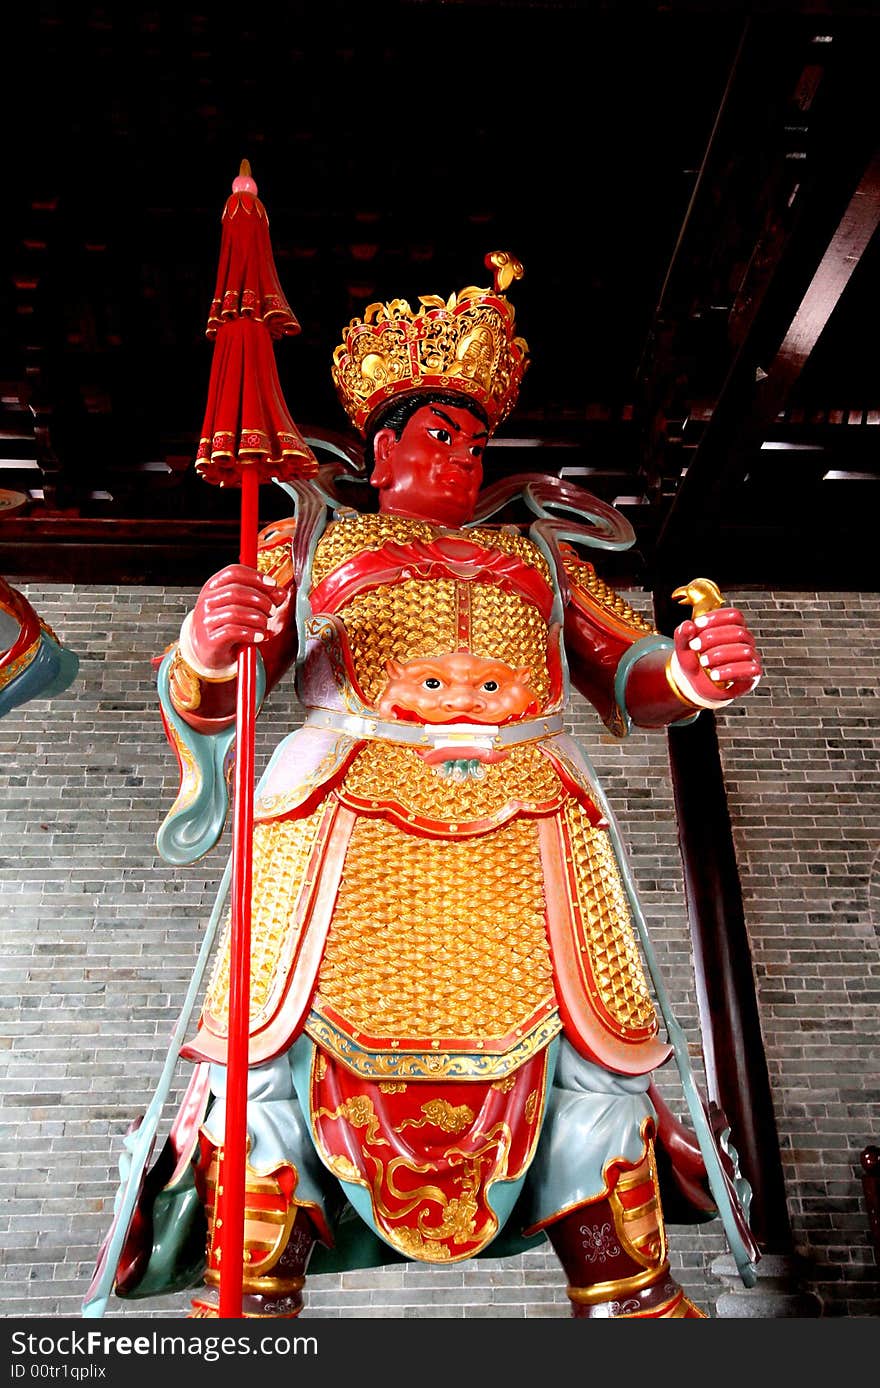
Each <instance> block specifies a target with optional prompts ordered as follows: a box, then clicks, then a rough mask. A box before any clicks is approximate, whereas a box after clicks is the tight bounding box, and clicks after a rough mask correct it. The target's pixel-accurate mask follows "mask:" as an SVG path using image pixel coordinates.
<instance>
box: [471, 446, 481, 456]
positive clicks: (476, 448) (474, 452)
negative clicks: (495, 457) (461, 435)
mask: <svg viewBox="0 0 880 1388" xmlns="http://www.w3.org/2000/svg"><path fill="white" fill-rule="evenodd" d="M470 453H471V457H472V458H482V456H483V445H482V444H481V443H475V444H474V445H473V447H472V448H471V450H470Z"/></svg>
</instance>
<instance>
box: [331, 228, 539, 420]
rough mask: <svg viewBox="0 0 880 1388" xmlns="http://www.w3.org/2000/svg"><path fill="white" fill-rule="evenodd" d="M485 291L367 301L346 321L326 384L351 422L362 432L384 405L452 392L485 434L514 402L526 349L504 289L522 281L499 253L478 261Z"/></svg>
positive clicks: (515, 263)
mask: <svg viewBox="0 0 880 1388" xmlns="http://www.w3.org/2000/svg"><path fill="white" fill-rule="evenodd" d="M485 264H486V266H487V268H489V269H491V270H492V271H493V277H494V282H493V285H492V287H491V288H488V289H478V288H476V287H475V286H469V287H468V288H466V289H462V290H461V291H460V292H459V293H457V294H451V295H450V296H449V298H448V299H443V298H441V297H439V296H438V295H425V296H422V297H420V299H419V304H420V305H421V307H420V308H419V309H418V311H414V310H413V309H412V308H411V307H410V305H409V304H408V303H407V301H406V300H405V299H393V300H391V301H390V302H389V303H385V304H379V303H376V304H370V305H369V307H368V308H367V309H366V311H365V312H364V315H363V317H362V318H353V319H352V320H351V322H350V323H349V325H348V327H347V328H346V329H345V332H344V334H343V339H342V342H341V343H340V344H339V345H338V347H337V348H336V350H335V351H334V353H333V368H332V374H333V381H334V384H335V386H336V391H337V394H338V395H339V399H340V400H341V402H342V405H343V408H344V409H345V412H346V414H347V415H348V417H349V419H350V420H351V422H352V424H353V425H354V426H355V428H356V429H358V430H359V431H360V433H361V434H366V433H367V431H368V429H370V427H371V425H375V421H376V420H377V418H379V416H380V414H381V413H382V412H384V411H385V410H386V408H387V406H388V405H389V403H390V402H392V401H396V400H397V399H398V398H399V397H402V396H407V395H424V393H425V392H431V393H436V392H438V391H439V392H452V393H453V394H454V395H457V396H460V397H462V398H463V399H464V400H469V401H472V402H473V403H474V404H475V405H477V406H478V407H479V410H480V411H481V412H482V413H483V414H484V415H485V417H486V419H487V420H488V426H489V431H490V433H491V432H492V431H494V430H495V429H496V428H497V426H498V425H499V424H500V423H501V422H502V420H504V419H506V417H507V415H508V414H509V413H510V411H511V410H512V409H513V407H514V405H515V404H516V400H517V396H518V394H519V388H520V384H521V382H522V378H523V375H524V374H525V370H526V366H527V365H528V350H529V349H528V344H527V342H526V341H525V339H524V338H522V337H517V335H516V331H515V315H514V308H513V305H512V304H511V303H510V301H509V300H508V299H507V298H506V297H505V294H504V290H505V289H506V288H507V287H508V286H509V285H510V284H511V283H512V282H513V281H514V280H518V279H522V275H523V268H522V266H521V265H520V263H519V261H518V260H516V259H515V258H514V257H513V256H511V255H509V254H508V253H507V252H506V251H491V252H490V253H489V254H488V255H487V256H486V259H485Z"/></svg>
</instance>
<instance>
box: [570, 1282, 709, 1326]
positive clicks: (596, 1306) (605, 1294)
mask: <svg viewBox="0 0 880 1388" xmlns="http://www.w3.org/2000/svg"><path fill="white" fill-rule="evenodd" d="M665 1271H666V1270H664V1273H665ZM643 1280H644V1279H640V1278H636V1277H633V1278H629V1279H621V1281H620V1282H619V1283H618V1284H617V1285H616V1286H609V1285H606V1286H605V1287H602V1288H601V1289H600V1288H599V1287H596V1286H593V1287H569V1288H568V1296H569V1300H570V1301H571V1314H572V1316H574V1317H576V1318H577V1319H578V1320H708V1317H707V1315H706V1313H705V1311H701V1310H700V1308H699V1307H698V1306H695V1305H694V1303H693V1302H692V1301H691V1299H690V1297H687V1296H685V1294H684V1292H683V1291H682V1289H681V1287H680V1286H679V1285H678V1283H677V1282H675V1281H673V1279H672V1278H671V1277H669V1276H668V1275H663V1273H661V1276H660V1277H659V1278H658V1279H657V1280H656V1281H654V1282H652V1283H650V1284H649V1285H648V1286H639V1285H638V1283H639V1282H640V1281H643ZM627 1283H629V1285H627ZM633 1284H635V1285H633Z"/></svg>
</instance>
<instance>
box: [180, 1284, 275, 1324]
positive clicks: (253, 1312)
mask: <svg viewBox="0 0 880 1388" xmlns="http://www.w3.org/2000/svg"><path fill="white" fill-rule="evenodd" d="M302 1308H303V1299H302V1293H301V1292H298V1291H295V1292H291V1293H289V1294H288V1295H286V1296H276V1297H269V1296H253V1295H251V1296H248V1295H244V1296H242V1298H241V1315H242V1319H243V1320H248V1321H250V1320H293V1319H294V1318H295V1317H296V1316H298V1315H299V1314H300V1312H301V1311H302ZM219 1316H220V1299H219V1296H218V1294H217V1292H216V1291H214V1290H211V1289H209V1290H208V1291H206V1292H204V1293H203V1294H201V1295H199V1296H197V1297H194V1298H193V1302H192V1308H191V1310H190V1311H189V1312H188V1314H187V1320H195V1321H201V1320H217V1319H218V1318H219Z"/></svg>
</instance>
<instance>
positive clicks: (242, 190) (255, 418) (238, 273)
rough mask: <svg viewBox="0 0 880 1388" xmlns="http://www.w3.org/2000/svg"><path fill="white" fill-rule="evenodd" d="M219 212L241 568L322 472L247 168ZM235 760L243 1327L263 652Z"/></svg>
mask: <svg viewBox="0 0 880 1388" xmlns="http://www.w3.org/2000/svg"><path fill="white" fill-rule="evenodd" d="M232 194H233V195H232V197H231V198H229V199H228V200H227V203H226V207H225V208H224V212H223V238H222V242H221V249H220V265H219V268H218V273H217V285H216V290H215V295H214V300H213V302H212V305H211V312H210V315H209V319H208V336H209V337H214V338H215V347H214V361H213V365H212V368H211V380H210V383H209V388H208V405H207V410H206V414H205V422H204V424H203V426H202V438H201V442H200V445H199V456H198V459H197V462H196V470H197V472H198V473H199V475H200V476H201V477H203V478H204V479H205V481H207V482H212V483H214V484H215V485H218V486H221V487H225V486H235V487H240V488H241V524H240V537H239V560H240V562H241V563H242V564H246V565H247V566H248V567H249V568H256V566H257V533H258V526H259V489H260V483H261V482H266V481H269V480H271V479H272V478H277V479H279V480H282V481H289V480H291V479H292V478H294V477H308V476H312V475H314V473H315V472H316V471H317V463H316V461H315V457H314V454H313V453H312V451H311V449H310V448H309V447H308V445H307V444H306V442H305V440H304V439H303V438H302V435H301V434H300V433H299V430H298V429H297V427H296V425H295V424H294V422H293V420H292V418H291V417H290V413H289V411H288V409H287V406H286V404H285V402H284V397H283V394H282V391H281V386H280V383H279V381H278V375H277V371H276V367H275V357H274V352H273V349H272V339H273V338H275V337H279V336H284V335H290V334H293V333H297V332H299V324H298V322H297V321H296V318H295V317H294V315H293V313H292V311H291V308H290V305H289V304H288V303H287V301H286V299H285V298H284V295H283V293H282V290H281V286H280V284H279V283H278V277H277V274H276V271H275V264H274V259H273V256H272V248H271V244H270V241H269V232H268V218H267V216H266V210H265V208H264V207H263V205H262V203H261V202H260V201H259V199H258V198H257V185H256V183H255V182H254V181H253V179H252V178H251V171H250V165H249V164H248V162H247V160H243V161H242V165H241V170H240V173H239V176H238V178H237V179H236V180H235V181H234V183H233V185H232ZM237 674H238V691H237V706H236V760H235V779H234V790H233V794H234V799H233V822H232V922H231V932H230V970H229V975H230V982H229V1040H228V1047H227V1057H226V1064H227V1076H226V1127H225V1132H224V1138H223V1151H222V1154H221V1155H222V1159H223V1165H222V1167H221V1174H220V1178H219V1181H218V1186H219V1189H218V1207H217V1220H216V1223H215V1228H216V1238H215V1242H214V1248H215V1255H216V1257H217V1259H218V1260H219V1262H220V1305H219V1314H220V1316H221V1317H223V1318H225V1319H232V1320H238V1319H241V1316H242V1274H243V1269H244V1263H245V1256H246V1250H245V1248H244V1224H245V1189H246V1176H247V1080H248V1041H249V1033H250V982H251V979H250V953H251V893H252V885H253V883H252V878H253V871H252V852H253V843H252V841H253V827H254V805H253V794H254V728H255V724H256V704H257V699H256V687H257V652H256V648H255V647H254V646H246V647H245V648H244V649H243V650H242V651H240V652H239V655H238V661H237Z"/></svg>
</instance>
